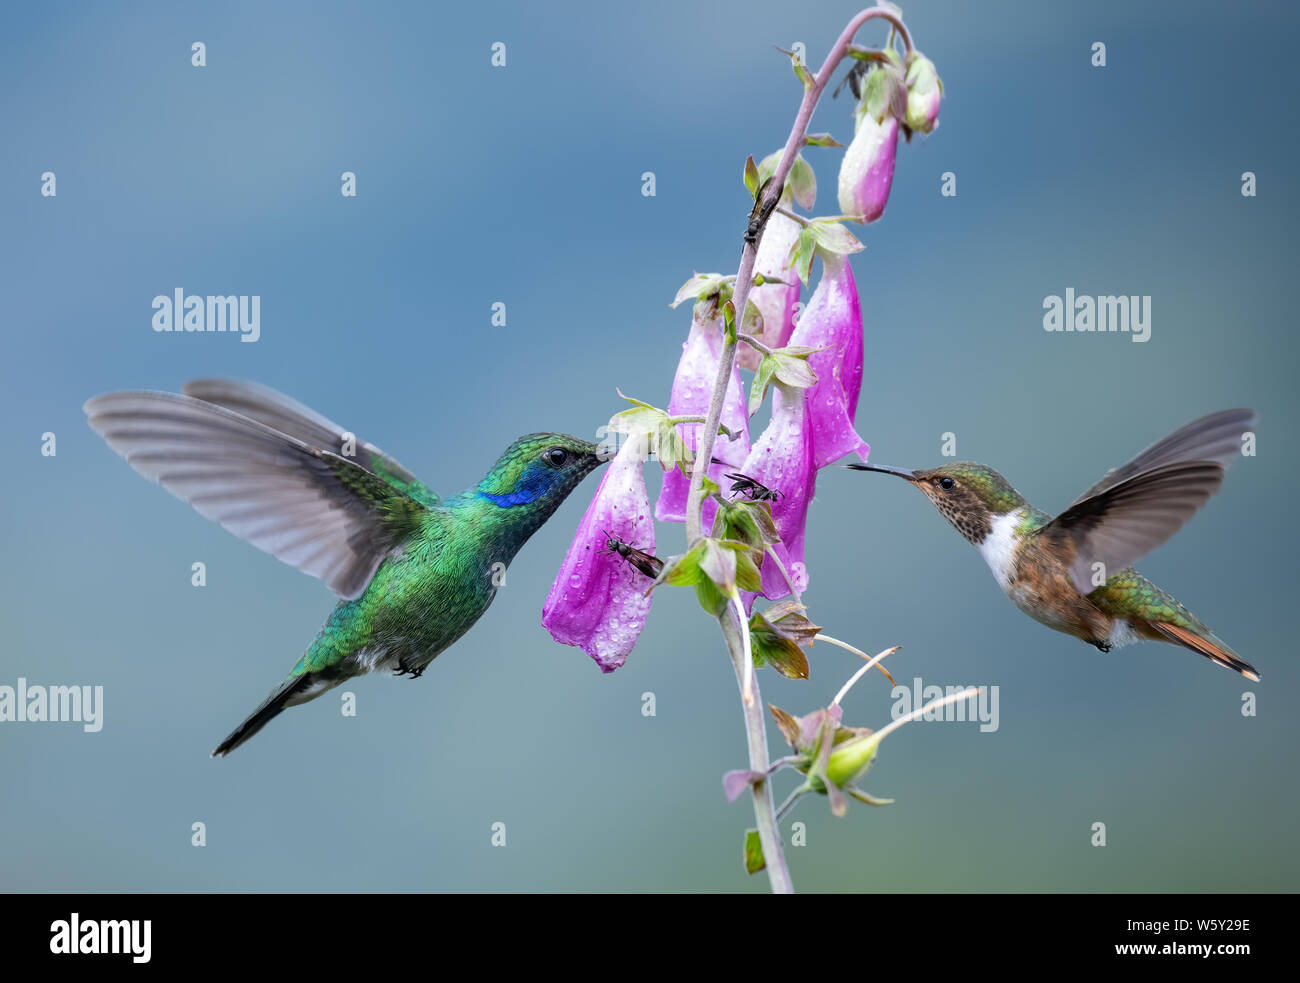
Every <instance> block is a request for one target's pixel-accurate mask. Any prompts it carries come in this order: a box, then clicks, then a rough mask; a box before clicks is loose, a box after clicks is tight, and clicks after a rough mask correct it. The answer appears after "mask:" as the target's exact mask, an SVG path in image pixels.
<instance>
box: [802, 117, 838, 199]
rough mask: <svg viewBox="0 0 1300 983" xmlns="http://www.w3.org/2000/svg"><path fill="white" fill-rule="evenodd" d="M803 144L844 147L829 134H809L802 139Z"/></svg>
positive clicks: (807, 145) (808, 145)
mask: <svg viewBox="0 0 1300 983" xmlns="http://www.w3.org/2000/svg"><path fill="white" fill-rule="evenodd" d="M803 143H804V146H805V147H842V146H844V144H842V143H840V142H839V141H838V140H836V139H835V138H834V137H833V136H831V135H830V134H829V133H809V134H808V135H807V136H806V137H804V138H803ZM808 207H809V208H811V207H812V206H811V205H809V206H808Z"/></svg>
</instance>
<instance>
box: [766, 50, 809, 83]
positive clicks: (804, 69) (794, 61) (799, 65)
mask: <svg viewBox="0 0 1300 983" xmlns="http://www.w3.org/2000/svg"><path fill="white" fill-rule="evenodd" d="M776 50H777V51H779V52H781V53H782V54H785V55H789V56H790V65H791V67H792V68H793V69H794V77H795V78H797V79H798V80H799V81H800V82H802V83H803V87H804V91H805V92H811V91H812V90H813V89H814V88H816V86H817V80H816V79H815V78H813V73H812V72H810V71H808V66H807V65H805V64H804V63H803V59H802V58H800V57H799V56H798V55H797V54H796V53H795V52H793V51H786V50H785V48H777V49H776Z"/></svg>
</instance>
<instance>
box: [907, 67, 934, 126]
mask: <svg viewBox="0 0 1300 983" xmlns="http://www.w3.org/2000/svg"><path fill="white" fill-rule="evenodd" d="M941 98H943V82H941V81H940V80H939V73H938V72H936V71H935V68H934V62H932V61H931V60H930V59H929V58H926V57H925V56H924V55H917V56H916V57H914V58H913V59H912V63H911V65H909V66H908V69H907V118H906V120H905V122H906V123H907V125H908V127H909V128H911V129H913V130H916V131H918V132H920V133H929V132H931V131H932V130H933V129H934V128H935V127H936V126H938V125H939V100H940V99H941Z"/></svg>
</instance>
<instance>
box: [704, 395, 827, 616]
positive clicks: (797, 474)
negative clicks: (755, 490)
mask: <svg viewBox="0 0 1300 983" xmlns="http://www.w3.org/2000/svg"><path fill="white" fill-rule="evenodd" d="M805 402H806V401H805V398H804V394H803V393H802V392H799V391H793V392H791V391H787V390H784V389H782V388H781V387H780V386H777V387H776V392H775V393H774V394H773V402H772V419H771V421H769V423H768V425H767V429H766V430H764V431H763V434H762V436H760V437H759V438H758V440H757V441H756V442H755V443H754V447H753V449H752V450H751V451H750V452H749V457H747V458H746V459H745V463H744V465H743V466H742V467H741V469H740V470H741V471H742V472H743V473H744V474H745V475H746V476H747V477H750V478H754V479H755V480H757V481H758V482H760V483H761V484H763V485H766V486H767V487H768V488H770V489H772V490H774V491H778V492H780V493H781V495H780V497H779V498H778V499H777V500H776V501H774V502H772V503H771V506H772V518H773V520H775V522H776V529H777V532H778V533H780V535H781V544H780V545H779V546H778V547H777V549H776V553H777V555H778V556H780V558H781V561H782V563H783V564H784V565H785V568H786V572H787V573H789V574H790V579H791V580H793V581H794V583H795V586H796V587H798V588H799V590H800V591H802V590H803V589H804V588H805V587H806V586H807V585H808V572H807V570H806V568H805V567H804V562H803V541H804V526H805V524H806V523H807V521H808V504H809V503H810V502H811V501H812V497H813V492H814V490H815V488H816V485H817V468H816V467H815V466H814V465H813V455H812V439H811V438H812V431H811V429H810V428H809V427H808V426H807V421H806V419H805V417H806V413H805ZM725 488H726V486H724V489H725ZM724 494H725V490H724ZM782 547H784V550H782ZM789 593H790V587H789V585H788V584H787V583H786V580H785V578H784V577H783V576H782V575H781V571H780V570H779V569H777V565H776V564H775V563H774V562H772V558H771V557H767V558H766V559H765V560H764V561H763V596H764V597H766V598H769V599H770V600H774V601H775V600H777V599H779V598H782V597H785V596H786V595H787V594H789Z"/></svg>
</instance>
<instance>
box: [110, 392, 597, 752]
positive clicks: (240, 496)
mask: <svg viewBox="0 0 1300 983" xmlns="http://www.w3.org/2000/svg"><path fill="white" fill-rule="evenodd" d="M183 388H184V395H179V394H176V393H167V392H150V391H139V392H116V393H108V394H107V395H104V396H97V397H95V398H94V399H91V400H89V401H88V402H87V403H86V404H85V406H84V409H85V412H86V415H87V417H88V418H89V423H90V426H91V428H92V429H93V430H94V431H95V432H96V433H98V434H99V435H100V436H101V437H103V438H104V439H105V440H106V441H107V442H108V446H109V447H111V448H112V449H113V450H115V451H117V453H119V454H121V455H122V456H123V457H124V458H126V460H127V462H128V463H129V464H130V465H131V467H133V468H135V470H136V471H138V472H140V474H142V475H144V476H145V477H146V478H149V479H150V480H152V481H156V482H159V483H160V484H162V486H163V487H164V488H166V489H167V490H168V491H169V492H171V493H172V494H173V495H175V496H176V497H177V498H180V499H182V500H183V501H186V502H189V503H190V505H192V506H193V507H194V508H195V510H197V511H198V513H199V514H200V515H202V516H204V517H205V518H208V519H214V520H216V521H217V522H219V523H221V525H223V526H224V527H225V528H227V529H229V530H230V531H231V532H233V533H234V534H235V535H236V536H239V537H240V538H241V539H245V540H247V541H248V542H250V543H252V544H253V545H254V546H256V547H257V548H258V549H260V550H264V551H265V552H267V553H270V554H272V555H273V556H275V557H276V558H277V559H280V560H283V561H284V562H285V563H288V564H290V565H292V566H295V567H297V568H298V569H299V570H302V571H303V572H304V573H309V574H311V575H312V576H314V577H319V578H320V579H321V580H322V581H324V582H325V583H326V584H327V585H328V586H329V587H330V588H331V589H332V590H333V591H334V592H335V593H336V594H338V595H339V596H340V597H341V598H342V600H341V601H339V603H338V606H337V607H335V608H334V610H333V612H332V613H331V614H330V616H329V617H328V618H327V619H326V621H325V625H324V627H323V628H321V630H320V633H319V634H318V635H317V636H316V639H315V641H313V642H312V643H311V645H309V646H308V647H307V651H306V653H305V654H304V655H303V657H302V658H301V659H299V660H298V663H297V665H295V666H294V667H293V669H291V670H290V671H289V675H288V676H287V677H286V678H285V680H284V682H282V683H281V684H280V685H279V686H278V687H276V689H275V690H274V691H273V692H272V693H271V695H270V696H269V697H267V699H266V700H265V701H264V702H263V703H262V705H261V706H259V707H258V708H257V709H256V710H254V711H253V713H252V714H251V715H250V716H249V717H248V719H247V720H245V721H244V722H243V723H242V724H240V725H239V726H238V727H237V728H235V730H234V731H233V732H232V733H231V735H230V736H229V737H227V738H226V739H225V740H224V741H222V742H221V744H219V745H218V746H217V749H216V750H215V751H213V752H212V755H213V757H216V756H218V755H224V754H227V753H229V752H230V751H233V750H234V749H235V748H237V747H239V745H241V744H243V743H244V742H245V741H246V740H248V739H249V738H250V737H252V736H253V735H254V734H256V733H257V732H258V731H259V730H261V729H262V728H263V727H265V726H266V724H267V723H268V722H269V721H270V720H271V719H272V718H273V717H275V716H276V715H277V714H279V713H280V711H281V710H284V709H285V708H286V707H291V706H297V705H298V704H300V703H306V702H307V701H308V700H313V699H315V698H316V697H318V696H320V695H321V694H322V693H324V692H325V691H326V690H328V689H330V688H332V687H334V686H337V685H338V684H339V683H341V682H343V681H344V680H346V679H350V678H352V677H354V676H359V675H362V674H363V673H367V672H374V671H376V670H379V669H391V670H392V671H393V672H394V673H396V674H397V675H399V676H400V675H403V674H406V675H410V676H411V677H412V678H416V677H418V676H420V675H421V674H422V673H423V672H424V670H425V667H427V666H428V664H429V663H430V662H432V661H433V659H434V658H435V657H436V656H437V655H438V654H439V653H440V652H442V651H443V649H445V648H447V647H448V646H449V645H451V644H452V643H453V642H455V641H456V640H457V639H459V638H460V637H461V636H462V635H464V634H465V632H467V631H469V629H470V628H471V627H472V626H473V624H474V622H476V621H477V620H478V619H479V617H480V616H482V614H483V612H484V611H486V610H487V608H488V605H489V604H491V603H492V599H493V597H494V596H495V595H496V591H497V585H498V584H499V583H500V582H501V574H502V573H504V571H505V568H506V567H507V566H508V565H509V563H510V561H511V560H512V559H514V556H515V554H516V553H517V552H518V551H519V549H520V547H522V546H523V545H524V543H525V542H526V541H527V540H528V537H529V536H531V535H532V534H533V533H534V532H536V531H537V530H538V529H539V528H540V527H541V525H542V523H544V522H545V521H546V520H547V519H549V518H550V517H551V515H552V514H553V513H554V512H555V510H556V509H557V508H559V506H560V504H561V503H562V502H563V501H564V500H565V498H566V497H567V496H568V495H569V493H570V492H571V491H573V489H574V488H575V487H577V485H578V483H579V482H580V481H582V479H583V478H585V477H586V476H587V475H588V474H589V473H590V472H591V471H592V470H593V469H594V468H596V467H597V465H599V464H602V463H604V460H605V458H604V456H602V455H601V454H600V452H599V448H598V447H597V445H596V444H592V443H589V442H588V441H585V440H580V439H578V438H577V437H570V436H568V435H566V434H555V433H535V434H528V435H527V436H524V437H520V438H519V439H518V440H516V441H515V442H514V443H513V444H511V445H510V446H509V447H508V448H506V450H505V453H503V454H502V455H501V457H500V458H499V459H498V460H497V462H496V464H494V465H493V466H492V469H491V470H490V471H489V472H488V473H487V475H486V476H485V477H484V478H483V480H482V481H480V482H479V483H478V484H477V485H474V486H473V487H471V488H469V489H467V490H466V491H463V492H461V493H460V494H459V495H456V496H454V497H452V498H447V499H440V498H438V496H437V495H435V494H434V493H433V492H432V491H430V490H429V489H428V487H426V486H425V485H424V484H423V483H422V482H421V481H419V480H418V479H417V478H416V477H415V476H414V475H413V474H411V473H410V472H409V471H407V470H406V469H405V468H404V467H402V466H401V465H400V464H398V463H397V462H396V461H395V460H393V459H392V458H391V457H389V456H388V455H387V454H385V453H384V452H383V451H381V450H380V449H379V448H377V447H375V446H374V445H372V444H368V443H364V442H361V441H358V440H357V439H356V438H355V437H353V435H352V434H350V433H347V432H345V431H344V430H343V428H342V427H340V426H339V425H338V424H336V423H332V422H330V421H329V420H327V419H326V418H325V417H323V416H321V415H320V414H319V413H316V412H314V411H312V410H310V409H308V408H307V407H306V406H303V405H302V404H301V403H299V402H297V401H295V400H293V399H290V398H289V397H287V396H285V395H283V394H281V393H278V392H276V391H275V390H274V389H270V388H268V387H266V386H262V385H258V384H256V383H251V382H238V381H233V380H226V379H201V380H197V381H194V382H191V383H189V384H187V385H186V386H184V387H183Z"/></svg>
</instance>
